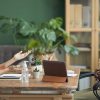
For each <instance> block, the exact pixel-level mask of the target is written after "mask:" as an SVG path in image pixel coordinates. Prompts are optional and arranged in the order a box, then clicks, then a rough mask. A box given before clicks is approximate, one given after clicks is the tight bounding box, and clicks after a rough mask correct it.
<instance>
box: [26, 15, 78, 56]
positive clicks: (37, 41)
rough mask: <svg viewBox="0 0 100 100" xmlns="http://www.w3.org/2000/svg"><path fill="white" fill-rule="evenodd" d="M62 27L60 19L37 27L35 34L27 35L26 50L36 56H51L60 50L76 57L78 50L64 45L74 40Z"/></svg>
mask: <svg viewBox="0 0 100 100" xmlns="http://www.w3.org/2000/svg"><path fill="white" fill-rule="evenodd" d="M62 25H63V20H62V18H60V17H58V18H53V19H50V20H49V21H47V22H44V23H41V24H40V25H38V26H37V29H35V30H36V31H35V33H32V34H28V36H29V37H30V40H29V41H28V43H27V49H32V50H33V53H34V55H36V56H37V55H42V56H43V55H47V54H51V53H53V52H55V51H56V50H58V51H59V52H61V50H62V49H63V50H64V51H65V52H66V53H68V54H73V55H77V54H78V49H77V48H76V47H74V46H73V45H70V44H69V43H66V42H67V40H68V39H72V40H76V38H75V37H74V36H72V35H69V33H67V32H66V31H65V30H64V29H63V28H62ZM45 58H46V57H45Z"/></svg>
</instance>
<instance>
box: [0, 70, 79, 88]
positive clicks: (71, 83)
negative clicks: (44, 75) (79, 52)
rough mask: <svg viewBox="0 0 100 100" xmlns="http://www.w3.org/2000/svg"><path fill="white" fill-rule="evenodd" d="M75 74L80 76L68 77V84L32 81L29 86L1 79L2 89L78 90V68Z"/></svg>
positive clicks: (18, 81) (17, 81) (0, 85)
mask: <svg viewBox="0 0 100 100" xmlns="http://www.w3.org/2000/svg"><path fill="white" fill-rule="evenodd" d="M74 71H75V73H76V74H78V75H77V76H74V77H68V82H67V83H51V82H42V81H41V78H40V79H30V82H29V84H28V85H22V83H21V81H20V80H10V79H8V80H6V79H0V88H19V89H20V88H35V89H36V88H37V89H39V88H41V89H42V88H51V89H59V88H60V89H65V88H70V89H76V88H77V86H78V80H79V74H80V69H78V68H76V69H74Z"/></svg>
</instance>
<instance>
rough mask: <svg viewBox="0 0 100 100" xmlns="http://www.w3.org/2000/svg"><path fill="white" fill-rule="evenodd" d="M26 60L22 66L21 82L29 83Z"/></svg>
mask: <svg viewBox="0 0 100 100" xmlns="http://www.w3.org/2000/svg"><path fill="white" fill-rule="evenodd" d="M26 62H27V61H24V64H23V66H22V75H21V82H22V84H25V83H29V70H28V68H27V63H26Z"/></svg>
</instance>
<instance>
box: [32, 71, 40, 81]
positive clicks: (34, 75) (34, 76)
mask: <svg viewBox="0 0 100 100" xmlns="http://www.w3.org/2000/svg"><path fill="white" fill-rule="evenodd" d="M39 77H40V71H39V72H33V78H35V79H38V78H39Z"/></svg>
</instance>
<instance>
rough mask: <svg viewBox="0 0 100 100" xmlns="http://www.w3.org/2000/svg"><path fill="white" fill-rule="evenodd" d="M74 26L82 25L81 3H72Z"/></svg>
mask: <svg viewBox="0 0 100 100" xmlns="http://www.w3.org/2000/svg"><path fill="white" fill-rule="evenodd" d="M74 19H75V21H74V22H75V23H74V27H78V28H79V27H82V5H81V4H75V5H74Z"/></svg>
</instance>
